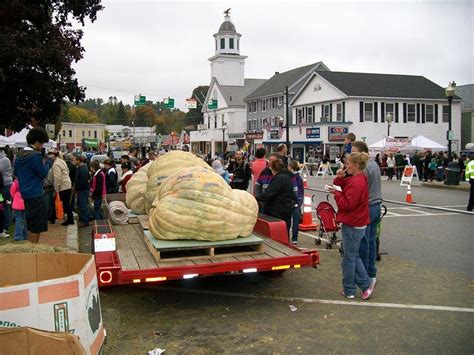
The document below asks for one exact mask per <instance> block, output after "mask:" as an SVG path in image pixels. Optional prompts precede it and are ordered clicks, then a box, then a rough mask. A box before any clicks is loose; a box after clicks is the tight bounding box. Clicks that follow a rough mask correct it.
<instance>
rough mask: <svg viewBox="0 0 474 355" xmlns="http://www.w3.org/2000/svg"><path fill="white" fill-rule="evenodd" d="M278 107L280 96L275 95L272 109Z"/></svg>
mask: <svg viewBox="0 0 474 355" xmlns="http://www.w3.org/2000/svg"><path fill="white" fill-rule="evenodd" d="M277 107H278V98H277V97H273V98H272V110H274V109H276V108H277Z"/></svg>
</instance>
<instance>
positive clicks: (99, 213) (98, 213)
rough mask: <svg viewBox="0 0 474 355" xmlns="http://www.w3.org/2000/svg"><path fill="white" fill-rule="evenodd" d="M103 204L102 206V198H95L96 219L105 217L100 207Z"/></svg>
mask: <svg viewBox="0 0 474 355" xmlns="http://www.w3.org/2000/svg"><path fill="white" fill-rule="evenodd" d="M101 206H102V199H97V200H94V219H95V220H98V219H103V218H104V216H103V215H102V211H101V209H100V208H101Z"/></svg>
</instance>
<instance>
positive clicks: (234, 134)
mask: <svg viewBox="0 0 474 355" xmlns="http://www.w3.org/2000/svg"><path fill="white" fill-rule="evenodd" d="M229 138H235V139H243V138H245V136H244V134H243V133H230V134H229Z"/></svg>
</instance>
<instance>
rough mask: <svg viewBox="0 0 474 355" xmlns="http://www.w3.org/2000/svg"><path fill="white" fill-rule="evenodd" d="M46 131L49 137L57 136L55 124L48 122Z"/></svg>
mask: <svg viewBox="0 0 474 355" xmlns="http://www.w3.org/2000/svg"><path fill="white" fill-rule="evenodd" d="M45 128H46V132H48V137H49V139H54V136H55V127H54V124H51V123H48V124H47V125H46V126H45Z"/></svg>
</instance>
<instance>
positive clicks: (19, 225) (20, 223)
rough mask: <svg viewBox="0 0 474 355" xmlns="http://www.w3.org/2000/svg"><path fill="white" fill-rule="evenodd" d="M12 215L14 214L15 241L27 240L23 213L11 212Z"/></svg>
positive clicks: (18, 211) (19, 211)
mask: <svg viewBox="0 0 474 355" xmlns="http://www.w3.org/2000/svg"><path fill="white" fill-rule="evenodd" d="M13 213H14V214H15V234H14V238H15V240H28V232H27V231H26V219H25V211H21V210H13Z"/></svg>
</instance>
